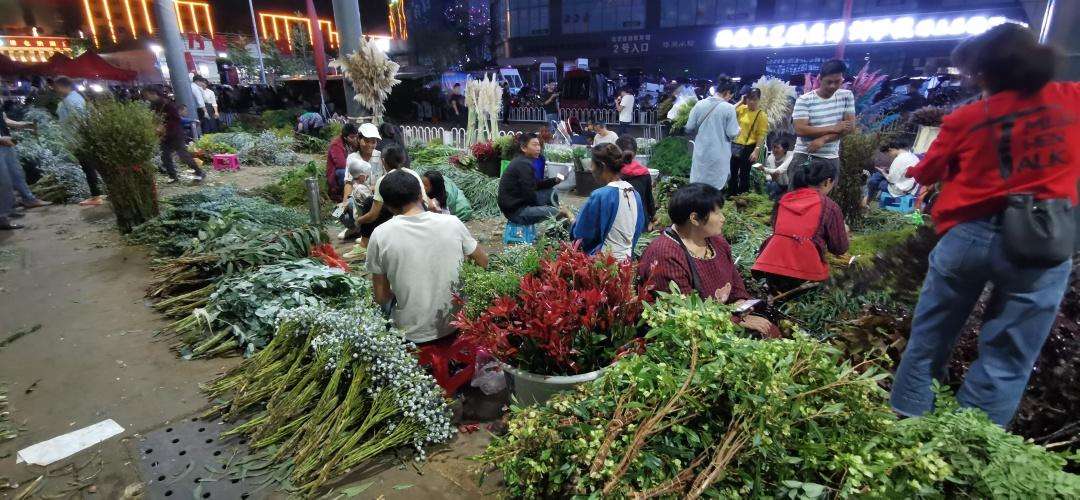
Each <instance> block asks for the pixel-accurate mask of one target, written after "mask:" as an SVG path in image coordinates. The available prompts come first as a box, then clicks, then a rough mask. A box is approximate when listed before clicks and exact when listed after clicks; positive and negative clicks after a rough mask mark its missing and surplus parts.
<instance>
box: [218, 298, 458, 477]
mask: <svg viewBox="0 0 1080 500" xmlns="http://www.w3.org/2000/svg"><path fill="white" fill-rule="evenodd" d="M279 321H280V326H279V328H278V333H277V335H276V336H275V337H274V340H273V341H271V342H270V344H269V345H267V346H266V348H265V349H264V350H263V351H262V352H260V353H259V354H257V355H256V356H254V357H252V358H249V359H248V360H246V361H244V362H243V363H242V364H241V365H240V366H239V367H237V368H235V369H234V370H232V371H231V372H229V373H227V374H226V375H224V376H223V377H222V378H220V379H218V380H217V381H215V382H214V383H212V384H210V385H209V386H208V387H207V388H206V390H207V392H208V393H209V395H210V397H211V398H218V397H223V396H226V395H228V394H229V393H232V399H231V401H228V402H227V403H224V404H221V405H219V406H218V407H216V408H215V409H214V412H215V413H221V414H223V415H224V418H225V419H226V420H232V419H236V418H240V417H250V420H248V421H247V422H245V423H243V424H241V425H239V426H237V427H235V428H233V429H232V430H230V431H229V432H227V433H225V434H223V437H225V436H228V435H245V436H249V439H250V442H251V447H252V448H253V449H262V448H267V447H271V446H275V447H277V450H278V452H277V453H276V454H275V455H274V459H275V461H279V462H281V463H286V462H290V463H291V464H292V471H291V474H290V480H291V482H292V484H294V485H298V486H300V489H301V491H303V492H306V493H310V492H312V491H314V490H316V489H317V488H319V486H321V485H323V484H324V483H325V482H326V481H328V480H332V479H334V478H337V477H340V476H342V475H344V474H346V473H348V471H349V470H351V469H354V468H356V467H358V466H360V465H363V464H364V463H365V462H367V461H368V460H371V459H373V458H375V457H376V456H378V455H379V454H380V453H382V452H384V451H386V450H390V449H393V448H397V447H400V446H404V445H412V446H413V447H414V448H415V449H416V451H417V460H422V459H423V458H424V457H425V453H424V447H425V446H427V445H431V444H436V443H443V442H446V441H448V440H449V439H450V438H451V437H452V436H453V433H454V430H453V428H452V427H451V425H450V417H451V412H450V409H449V407H448V406H447V405H446V401H445V399H444V398H443V392H442V390H441V389H440V388H439V387H438V385H436V383H435V380H434V379H432V378H431V376H430V375H428V374H427V372H425V371H424V370H423V369H421V368H420V366H419V365H418V364H417V361H416V358H415V356H414V355H413V354H412V351H413V350H415V346H414V345H412V344H411V343H409V342H407V341H406V340H405V338H404V336H403V335H402V334H401V332H400V331H398V330H396V329H392V328H387V325H386V320H385V319H384V318H383V316H382V314H381V312H380V311H379V310H378V309H376V308H375V307H374V306H373V305H371V304H366V305H363V306H357V307H355V308H352V309H344V310H336V309H331V308H328V307H325V306H315V307H310V306H305V307H301V308H297V309H293V310H290V311H285V312H283V313H281V314H280V315H279Z"/></svg>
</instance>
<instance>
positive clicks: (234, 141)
mask: <svg viewBox="0 0 1080 500" xmlns="http://www.w3.org/2000/svg"><path fill="white" fill-rule="evenodd" d="M202 139H203V140H205V141H207V142H214V143H220V144H225V145H227V146H229V147H231V148H233V149H235V150H236V155H237V157H238V158H239V160H240V164H241V165H242V166H267V165H291V164H294V163H296V162H298V161H299V160H300V156H299V155H297V154H296V151H295V150H294V148H295V145H296V140H295V139H293V136H292V134H288V135H284V136H282V135H278V134H275V133H274V132H272V131H270V130H264V131H262V132H259V133H258V134H252V133H248V132H224V133H220V134H206V135H204V136H203V137H202Z"/></svg>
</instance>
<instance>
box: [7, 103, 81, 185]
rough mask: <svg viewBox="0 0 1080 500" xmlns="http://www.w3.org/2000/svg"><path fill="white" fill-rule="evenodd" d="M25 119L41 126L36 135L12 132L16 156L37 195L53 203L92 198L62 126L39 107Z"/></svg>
mask: <svg viewBox="0 0 1080 500" xmlns="http://www.w3.org/2000/svg"><path fill="white" fill-rule="evenodd" d="M22 119H23V121H29V122H32V123H34V124H35V125H37V129H36V130H34V131H27V130H16V131H13V132H12V136H13V137H14V138H15V141H16V142H15V154H16V156H18V158H19V163H20V164H21V165H22V167H23V169H24V170H26V172H27V180H28V181H30V182H33V184H34V187H33V191H34V194H35V195H37V197H38V198H41V199H43V200H47V201H51V202H53V203H71V202H76V201H82V200H85V199H86V198H88V197H90V187H89V186H88V185H87V184H86V175H84V174H83V171H82V168H80V167H79V166H78V165H77V164H76V160H75V157H74V156H73V155H72V154H71V152H70V151H69V150H68V142H69V141H68V138H67V134H66V133H65V130H64V127H63V126H62V125H61V124H60V122H58V121H57V120H56V119H55V118H54V117H53V115H52V114H50V113H49V112H48V111H45V110H44V109H41V108H35V107H31V108H28V109H27V110H26V113H24V115H23V118H22Z"/></svg>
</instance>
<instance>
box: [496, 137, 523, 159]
mask: <svg viewBox="0 0 1080 500" xmlns="http://www.w3.org/2000/svg"><path fill="white" fill-rule="evenodd" d="M516 139H517V138H516V137H515V136H513V135H511V134H506V135H500V136H499V137H497V138H495V140H494V141H492V142H493V143H494V144H493V146H494V147H495V150H496V151H498V152H499V158H500V159H502V160H505V161H510V160H513V159H514V157H515V156H517V155H518V147H517V143H516Z"/></svg>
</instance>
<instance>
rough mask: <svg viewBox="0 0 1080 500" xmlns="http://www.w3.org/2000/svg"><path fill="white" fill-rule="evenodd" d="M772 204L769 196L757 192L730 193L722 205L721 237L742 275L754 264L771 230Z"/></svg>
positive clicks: (747, 272)
mask: <svg viewBox="0 0 1080 500" xmlns="http://www.w3.org/2000/svg"><path fill="white" fill-rule="evenodd" d="M773 205H774V203H773V202H772V200H770V199H769V198H768V197H767V196H765V195H762V194H758V193H746V194H742V195H739V196H736V197H733V198H731V199H730V200H728V201H727V203H726V204H725V205H724V229H723V232H724V239H726V240H728V243H729V244H730V245H731V257H732V258H733V259H735V265H737V266H738V267H739V271H740V272H742V273H743V275H744V276H747V275H748V274H749V272H750V267H751V266H753V265H754V260H755V259H757V254H758V250H759V249H760V248H761V244H762V243H764V242H765V239H766V238H768V237H769V236H770V235H771V234H772V212H773Z"/></svg>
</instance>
